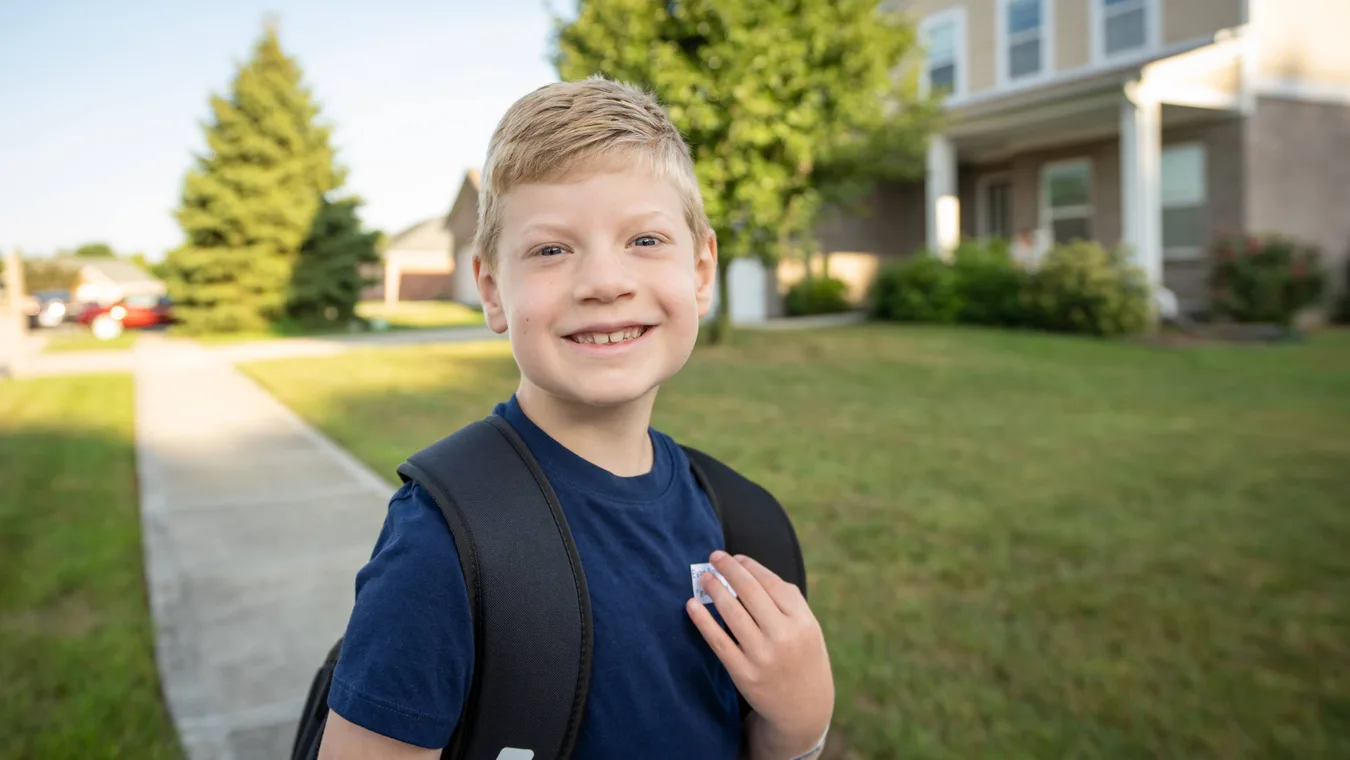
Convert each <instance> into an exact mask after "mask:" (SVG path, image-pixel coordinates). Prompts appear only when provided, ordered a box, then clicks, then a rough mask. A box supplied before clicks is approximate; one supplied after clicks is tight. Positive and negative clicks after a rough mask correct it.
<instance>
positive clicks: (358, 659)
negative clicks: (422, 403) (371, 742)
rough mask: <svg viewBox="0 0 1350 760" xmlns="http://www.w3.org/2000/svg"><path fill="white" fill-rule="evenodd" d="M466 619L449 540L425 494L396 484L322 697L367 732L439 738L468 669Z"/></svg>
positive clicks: (445, 736)
mask: <svg viewBox="0 0 1350 760" xmlns="http://www.w3.org/2000/svg"><path fill="white" fill-rule="evenodd" d="M473 658H474V652H473V625H472V621H471V618H470V615H469V597H468V592H467V590H466V589H465V586H464V576H463V574H462V571H461V569H460V566H459V554H458V552H456V550H455V542H454V539H453V538H452V537H451V535H450V529H449V528H448V527H447V526H446V524H445V518H444V517H442V516H441V513H440V510H439V509H438V508H437V507H436V503H435V501H433V500H432V498H431V496H430V495H429V494H427V492H426V491H424V490H423V489H422V488H421V486H418V485H416V484H405V485H404V486H403V487H402V488H400V489H399V491H398V492H397V493H396V494H395V495H394V497H393V498H392V499H391V500H390V502H389V513H388V515H387V517H386V518H385V523H384V527H383V529H382V530H381V531H380V536H379V538H378V540H377V541H376V543H375V549H374V551H373V552H372V553H371V558H370V561H369V562H368V563H367V564H366V565H365V567H363V568H362V569H361V570H360V572H358V573H357V575H356V603H355V605H354V606H353V608H352V614H351V618H350V620H349V621H348V623H347V632H346V636H345V638H344V639H343V643H342V652H341V654H340V656H339V658H338V663H337V667H336V669H335V670H334V672H333V682H332V686H331V688H330V690H329V695H328V706H329V707H330V708H331V709H332V710H333V711H334V712H336V713H337V714H338V715H341V716H342V717H343V718H345V719H347V720H348V721H351V722H352V723H355V724H357V725H358V726H361V727H363V728H366V729H369V730H371V731H374V732H375V733H378V734H382V735H384V736H388V737H390V738H392V739H397V740H398V741H401V742H405V743H407V744H413V745H416V746H419V747H425V748H428V749H433V748H441V747H444V746H445V745H446V744H447V743H449V741H450V735H451V733H452V732H453V731H454V728H455V725H456V723H457V722H458V721H459V715H460V708H461V707H462V706H463V704H464V700H465V698H466V697H467V695H468V693H469V684H470V682H471V679H472V677H473V672H472V671H473Z"/></svg>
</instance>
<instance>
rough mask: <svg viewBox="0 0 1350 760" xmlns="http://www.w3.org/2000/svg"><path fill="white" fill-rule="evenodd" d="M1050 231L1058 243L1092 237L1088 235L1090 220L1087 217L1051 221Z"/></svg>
mask: <svg viewBox="0 0 1350 760" xmlns="http://www.w3.org/2000/svg"><path fill="white" fill-rule="evenodd" d="M1050 231H1051V233H1052V234H1054V236H1055V242H1056V243H1072V242H1073V241H1075V240H1091V239H1092V238H1091V236H1089V235H1088V220H1087V218H1086V217H1080V218H1077V219H1056V220H1055V221H1053V222H1051V223H1050Z"/></svg>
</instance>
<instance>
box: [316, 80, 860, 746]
mask: <svg viewBox="0 0 1350 760" xmlns="http://www.w3.org/2000/svg"><path fill="white" fill-rule="evenodd" d="M473 268H474V275H475V277H476V279H477V283H478V289H479V293H480V295H481V297H482V302H483V311H484V313H485V315H486V318H487V322H488V325H489V326H490V327H491V328H492V329H493V330H494V331H496V332H498V333H502V332H506V333H507V334H508V335H509V337H510V341H511V350H512V353H513V354H514V356H515V359H516V363H517V364H518V365H519V367H520V374H521V379H520V385H519V387H518V389H517V391H516V393H515V394H514V395H512V397H511V398H510V399H509V400H508V401H506V402H505V403H501V404H498V405H497V407H496V409H495V413H497V414H499V415H501V416H502V417H504V418H505V419H506V421H507V422H509V423H510V424H511V425H512V427H513V428H514V429H515V430H516V431H517V432H518V433H519V434H520V436H521V437H522V438H523V439H524V440H525V442H526V443H527V445H528V446H529V448H530V451H531V453H532V454H533V455H534V457H535V458H536V459H537V460H538V461H539V464H540V466H541V468H542V469H543V471H544V473H545V474H546V476H547V478H548V480H549V482H550V484H551V485H552V487H553V489H554V491H555V492H556V493H557V495H558V500H559V503H560V504H561V505H562V508H563V510H564V513H565V516H566V519H567V521H568V524H569V526H570V528H571V531H572V534H573V538H574V540H575V542H576V546H577V551H578V553H579V555H580V558H581V561H582V565H583V567H584V568H585V570H586V580H587V584H588V586H589V590H590V596H591V609H592V616H593V626H594V653H593V657H594V659H593V668H592V673H591V681H590V690H589V693H588V695H587V700H586V705H585V713H584V720H583V723H582V726H581V732H580V735H579V738H578V743H577V747H576V752H575V757H576V758H579V759H581V758H584V759H586V760H592V759H594V760H608V759H610V758H614V759H615V760H618V759H619V758H624V759H625V760H628V759H630V758H681V759H684V758H698V759H700V760H703V759H709V760H711V759H719V760H721V759H725V760H731V759H732V758H735V757H738V753H739V752H740V751H741V747H742V744H741V742H742V732H743V731H744V733H745V736H744V738H745V740H746V744H745V745H744V746H745V747H746V748H747V749H748V754H749V757H750V758H753V759H754V760H796V759H797V758H810V757H817V756H818V755H819V752H820V750H821V748H822V747H823V743H824V736H825V733H826V730H827V728H828V726H829V722H830V717H831V714H832V712H833V708H834V684H833V679H832V676H831V672H830V663H829V657H828V655H827V653H826V649H825V644H824V640H823V637H822V636H821V632H820V627H819V625H818V624H817V622H816V620H815V617H814V616H813V615H812V613H811V610H810V609H809V607H808V606H807V604H806V601H805V600H804V599H803V597H802V595H801V593H800V591H799V590H798V589H797V587H796V586H793V585H792V584H789V583H786V582H784V581H782V580H780V579H779V578H778V577H777V576H775V575H773V574H772V573H771V572H769V571H768V570H766V569H765V568H763V567H762V566H761V565H759V564H758V563H756V562H755V561H754V560H753V559H752V558H745V557H730V556H727V555H726V553H725V552H722V551H720V550H721V549H722V548H723V546H722V534H721V530H720V527H719V524H718V522H717V518H716V515H715V513H714V512H713V510H712V506H711V504H710V502H709V501H708V498H707V495H706V494H704V493H703V492H702V490H701V489H700V488H699V486H698V484H697V481H696V480H695V479H694V476H693V474H692V472H691V471H690V465H689V462H688V460H687V458H686V456H685V454H684V452H683V451H682V450H681V449H680V447H679V446H677V445H676V444H675V442H674V441H672V440H671V439H670V438H669V437H667V436H665V435H663V434H661V433H659V432H657V431H655V430H653V429H651V428H650V426H649V425H650V420H651V414H652V407H653V404H654V402H655V400H656V393H657V389H658V388H659V387H660V385H661V383H663V382H665V381H666V380H667V379H668V378H670V377H671V376H672V375H674V374H675V372H677V371H678V370H679V369H680V367H681V366H683V364H684V363H685V361H687V360H688V358H689V356H690V354H691V352H692V351H693V347H694V342H695V338H696V337H697V334H698V323H699V319H700V318H702V317H703V316H705V315H706V314H707V313H708V311H709V309H710V307H711V299H712V292H713V290H712V289H713V285H714V279H715V276H716V271H717V241H716V238H715V236H714V235H713V233H712V230H711V228H710V225H709V223H708V220H707V218H706V217H705V215H704V210H703V202H702V198H701V197H700V195H699V190H698V183H697V180H696V178H695V176H694V170H693V164H692V162H691V160H690V154H689V149H688V147H687V146H686V145H685V143H684V141H683V139H682V138H681V136H680V134H679V132H678V131H677V130H676V129H675V127H674V126H673V125H672V124H671V122H670V121H669V119H668V118H667V116H666V114H665V112H664V111H662V109H661V107H660V106H659V105H658V104H657V103H656V102H655V101H654V100H653V99H652V98H650V97H649V96H647V95H646V94H644V93H642V92H640V91H638V90H635V89H634V88H631V87H628V86H625V85H622V84H619V83H615V82H610V81H606V80H604V79H600V78H592V79H589V80H586V81H584V82H573V83H559V84H552V85H548V86H546V87H542V88H540V89H539V90H536V91H535V92H533V93H531V94H529V95H526V96H525V97H523V98H521V99H520V100H519V101H517V102H516V103H515V104H514V105H512V107H511V108H510V109H509V110H508V111H507V113H506V115H505V116H504V117H503V118H502V120H501V122H500V124H499V125H498V126H497V129H496V132H495V133H494V134H493V137H492V140H491V143H490V144H489V148H488V155H487V160H486V162H485V166H484V171H483V178H482V189H481V191H480V203H479V223H478V239H477V254H476V256H475V258H474V263H473ZM707 561H711V562H712V564H713V566H714V567H715V568H717V570H718V572H720V573H721V574H722V576H723V577H725V578H726V580H727V582H728V583H729V584H730V585H731V587H732V588H733V589H734V590H735V592H736V593H735V595H734V596H733V595H732V594H731V593H730V592H728V591H727V590H726V588H724V587H723V585H722V584H721V583H719V582H717V580H716V579H715V577H714V576H713V575H712V574H704V576H703V579H702V580H703V581H704V588H705V589H706V590H707V591H708V593H709V595H710V596H711V597H712V599H713V606H714V607H715V609H716V612H717V613H718V617H720V618H721V620H722V621H724V622H725V624H726V626H727V628H729V630H730V634H731V635H728V631H727V630H725V629H724V628H723V627H722V625H721V623H720V622H719V620H718V618H717V617H714V615H713V613H712V612H711V611H710V610H709V609H708V608H707V606H705V605H704V604H701V603H699V602H698V601H696V600H695V599H693V598H691V595H690V589H689V585H688V584H689V577H690V576H689V571H688V568H689V566H690V564H692V563H699V562H707ZM356 586H357V591H356V604H355V606H354V608H353V611H352V616H351V620H350V622H349V624H348V628H347V632H346V638H345V640H344V644H343V649H342V653H341V658H340V659H339V661H338V665H337V668H336V670H335V672H334V675H333V682H332V686H331V692H330V696H329V702H328V705H329V708H330V713H329V719H328V723H327V728H326V731H325V733H324V738H323V748H322V751H321V754H320V757H321V758H323V759H324V760H343V759H345V758H427V759H428V760H429V759H430V758H436V757H439V754H440V750H441V748H443V747H444V746H445V745H446V744H447V742H448V741H449V739H450V736H451V733H452V732H453V730H454V728H455V725H456V723H457V721H458V718H459V715H460V709H461V707H462V706H463V701H464V698H465V695H466V694H467V693H468V690H469V685H470V683H471V678H472V672H471V670H472V666H473V661H474V659H473V655H474V653H473V631H472V629H471V627H470V615H469V606H468V605H469V602H468V597H467V592H466V590H465V587H464V583H463V578H462V576H461V572H460V566H459V560H458V556H457V554H456V550H455V544H454V540H453V538H452V537H451V535H450V532H449V529H448V527H447V526H446V524H445V521H444V519H443V518H442V516H441V514H440V512H439V511H438V509H437V507H436V505H435V502H434V501H433V500H432V498H431V497H430V496H429V495H428V494H427V493H425V492H424V491H423V490H422V489H421V487H420V486H417V485H415V484H409V485H405V486H404V487H403V488H401V489H400V490H399V491H398V493H397V494H395V496H394V497H393V499H392V500H391V502H390V505H389V514H388V517H387V519H386V522H385V526H384V529H383V531H382V532H381V534H380V537H379V540H378V542H377V544H376V546H375V550H374V552H373V554H372V557H371V560H370V562H369V564H367V565H366V566H365V567H364V568H363V569H362V570H361V572H360V573H359V574H358V575H357V583H356ZM733 636H734V639H733ZM737 688H739V689H740V691H741V693H742V694H743V695H744V696H745V698H746V701H747V702H749V703H750V705H751V706H752V707H753V708H754V711H753V712H752V713H751V714H750V715H749V717H748V718H747V719H746V720H745V722H744V724H743V723H742V720H741V715H740V711H739V708H738V703H737V696H736V690H737ZM538 760H548V759H546V758H539V759H538Z"/></svg>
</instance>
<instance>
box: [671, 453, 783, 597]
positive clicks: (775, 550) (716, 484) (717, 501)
mask: <svg viewBox="0 0 1350 760" xmlns="http://www.w3.org/2000/svg"><path fill="white" fill-rule="evenodd" d="M682 448H683V449H684V451H685V454H687V455H688V456H689V464H690V465H692V466H693V470H694V477H695V478H696V479H697V480H698V482H699V485H700V486H702V487H703V490H704V492H705V493H707V494H708V500H709V501H711V502H712V505H713V510H714V511H715V512H717V516H718V518H719V519H720V520H721V521H722V535H723V537H725V539H726V546H727V553H728V554H744V555H746V556H747V557H751V558H753V559H754V560H755V561H756V562H758V563H760V564H761V565H763V566H765V567H767V568H769V569H770V570H772V571H773V572H774V573H775V574H776V575H777V576H778V577H779V578H782V579H783V580H785V581H788V582H790V583H792V584H794V585H796V586H797V588H799V589H801V591H802V596H806V563H805V562H804V561H803V560H802V547H801V544H800V543H799V542H798V541H797V531H796V529H795V528H793V527H792V520H791V519H790V518H789V517H788V514H787V511H786V510H784V509H783V505H782V504H780V503H778V499H775V498H774V496H773V494H771V493H769V492H768V490H767V489H765V488H764V487H763V486H761V485H759V484H758V483H756V482H754V481H753V480H750V479H749V478H747V477H745V476H744V475H742V474H740V473H739V472H736V471H735V470H733V469H731V468H730V467H728V466H726V465H725V464H722V463H721V462H720V461H718V460H717V459H714V458H713V457H711V456H709V455H707V454H704V453H703V452H701V451H699V450H697V449H692V448H689V447H688V446H684V447H682Z"/></svg>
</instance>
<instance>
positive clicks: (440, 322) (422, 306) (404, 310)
mask: <svg viewBox="0 0 1350 760" xmlns="http://www.w3.org/2000/svg"><path fill="white" fill-rule="evenodd" d="M356 313H357V314H358V315H359V316H362V317H365V318H366V319H375V318H377V317H379V318H383V319H385V320H388V322H389V327H390V328H392V329H395V330H419V329H427V328H436V327H463V326H466V325H481V324H483V313H482V312H481V311H478V310H476V309H473V308H471V307H469V306H465V305H464V304H462V303H456V302H454V301H400V302H398V303H397V304H394V306H393V308H386V307H385V304H384V302H383V301H363V302H361V303H360V304H359V305H358V306H357V307H356Z"/></svg>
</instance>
